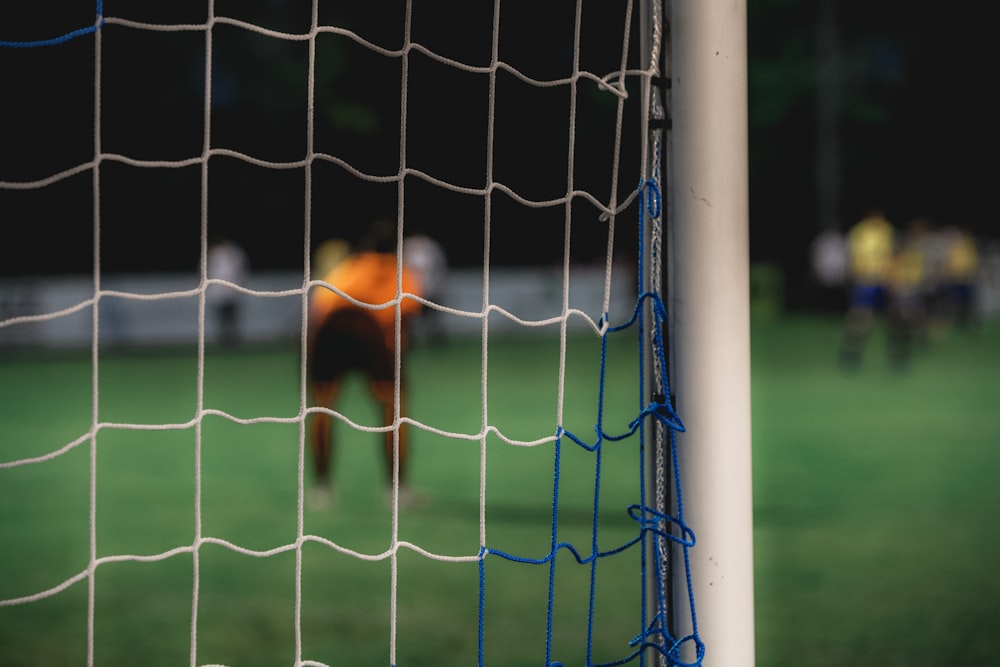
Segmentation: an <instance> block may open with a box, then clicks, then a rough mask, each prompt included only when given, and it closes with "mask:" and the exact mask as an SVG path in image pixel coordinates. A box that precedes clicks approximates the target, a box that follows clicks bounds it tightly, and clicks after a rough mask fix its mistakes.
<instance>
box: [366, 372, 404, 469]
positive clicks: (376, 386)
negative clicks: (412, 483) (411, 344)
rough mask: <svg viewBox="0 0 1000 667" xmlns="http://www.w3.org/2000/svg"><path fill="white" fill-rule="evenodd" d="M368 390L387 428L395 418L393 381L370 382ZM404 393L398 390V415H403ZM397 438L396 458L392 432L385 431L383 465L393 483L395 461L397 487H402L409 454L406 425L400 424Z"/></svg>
mask: <svg viewBox="0 0 1000 667" xmlns="http://www.w3.org/2000/svg"><path fill="white" fill-rule="evenodd" d="M369 388H370V389H371V393H372V396H374V397H375V400H376V401H378V404H379V405H380V406H381V408H382V418H383V423H384V424H385V425H386V426H388V425H390V424H392V423H393V420H394V419H395V417H396V404H395V394H396V391H395V382H394V381H393V380H385V379H378V380H371V382H370V383H369ZM405 398H406V395H405V392H403V390H402V389H400V394H399V406H400V414H405V404H406V403H405ZM397 430H398V432H399V438H398V443H399V446H398V450H399V451H398V456H397V453H396V450H397V447H396V442H397V438H396V435H395V434H394V433H393V431H386V433H385V463H386V474H387V475H388V480H389V484H390V485H391V484H392V483H393V474H394V472H395V469H396V464H397V459H398V467H399V485H400V486H401V487H402V486H404V485H405V484H406V470H407V468H406V462H407V457H408V453H409V444H408V441H407V431H408V429H407V428H406V424H400V425H399V429H397Z"/></svg>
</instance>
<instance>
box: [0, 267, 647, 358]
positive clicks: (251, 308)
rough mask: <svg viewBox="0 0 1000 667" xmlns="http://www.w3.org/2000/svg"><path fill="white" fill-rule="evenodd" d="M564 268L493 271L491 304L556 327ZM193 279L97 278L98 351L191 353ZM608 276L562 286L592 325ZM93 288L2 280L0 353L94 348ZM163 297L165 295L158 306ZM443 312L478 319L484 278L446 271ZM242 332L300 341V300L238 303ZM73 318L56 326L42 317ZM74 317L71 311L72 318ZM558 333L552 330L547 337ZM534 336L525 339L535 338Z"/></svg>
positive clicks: (271, 275)
mask: <svg viewBox="0 0 1000 667" xmlns="http://www.w3.org/2000/svg"><path fill="white" fill-rule="evenodd" d="M562 284H563V275H562V270H561V268H547V267H543V268H529V269H511V268H494V269H493V270H492V271H491V273H490V299H489V302H490V303H491V304H495V305H497V306H499V307H502V308H503V309H504V310H506V311H508V312H510V313H511V314H512V315H514V316H515V317H517V318H520V319H523V320H529V321H540V320H544V319H548V318H552V317H557V316H559V314H560V313H561V312H562V309H563V293H562ZM635 284H636V279H635V276H634V275H633V273H632V272H631V271H630V270H615V272H614V273H613V279H612V282H611V299H610V307H611V313H610V315H611V322H612V323H613V324H615V323H622V322H624V321H626V320H627V319H628V318H629V317H630V316H631V313H632V308H633V306H634V304H635V294H636V288H635ZM301 286H302V277H301V275H300V274H297V273H295V272H268V273H264V272H261V273H256V274H253V275H252V276H251V278H250V279H249V281H248V284H247V285H246V287H247V288H249V289H251V290H254V291H256V292H264V293H276V292H283V291H286V290H295V289H298V288H300V287H301ZM197 287H198V276H197V275H196V274H194V273H191V274H136V275H119V276H104V277H103V278H102V282H101V289H102V290H103V292H104V295H103V296H102V299H101V305H100V316H101V317H100V336H101V341H102V343H108V344H130V345H164V344H167V345H170V344H185V343H192V344H193V343H194V342H195V341H197V335H198V306H199V296H198V294H197V292H195V293H191V292H194V290H196V289H197ZM604 290H605V274H604V270H603V268H600V267H588V266H585V267H579V268H574V269H573V271H572V274H571V278H570V284H569V307H570V308H572V309H579V310H582V311H583V312H585V313H586V314H587V316H589V317H590V318H591V319H593V320H595V321H596V320H597V319H598V318H599V317H600V316H601V312H602V309H603V303H604ZM107 292H125V293H128V294H129V295H160V296H158V297H157V298H155V299H144V298H141V297H140V298H134V297H120V296H114V295H109V294H107ZM93 295H94V282H93V279H92V278H91V277H89V276H79V277H58V278H44V277H29V278H4V279H0V322H4V321H7V320H10V319H11V318H15V317H29V318H31V319H29V320H27V321H19V322H18V323H16V324H8V325H7V326H0V346H20V345H32V346H46V347H80V346H89V345H90V344H91V337H92V336H91V334H92V331H93V327H94V323H93V311H92V308H91V307H90V305H89V300H90V299H92V298H93ZM162 295H168V296H167V297H166V298H163V297H162ZM441 302H442V303H443V305H445V306H448V307H449V308H453V309H457V310H461V311H467V312H470V313H476V314H478V313H480V312H482V310H483V307H484V306H483V276H482V272H481V271H478V270H471V271H470V270H457V269H456V270H452V271H451V273H450V274H449V280H448V286H447V289H446V291H445V294H444V296H443V297H442V298H441ZM239 303H240V325H241V330H242V334H243V338H244V340H246V341H253V342H269V341H279V340H289V341H295V340H298V339H299V331H300V326H301V322H302V310H301V306H302V299H301V296H299V295H294V294H293V295H281V296H270V295H265V296H261V295H246V294H241V295H240V301H239ZM211 304H212V302H211V299H209V301H208V302H207V305H206V308H207V310H206V321H205V335H206V338H207V340H209V341H212V340H214V339H215V335H216V322H215V318H214V312H213V311H212V310H211ZM67 309H70V310H71V311H72V312H69V313H67V314H65V315H61V316H59V317H37V316H47V315H50V314H53V313H58V312H60V311H64V310H67ZM74 309H75V310H74ZM439 322H440V325H441V326H442V327H443V328H444V331H445V332H446V333H449V334H463V333H472V334H477V335H478V333H479V332H480V331H481V329H482V322H481V320H480V319H479V318H478V317H467V316H459V315H452V314H441V315H440V316H439ZM568 326H569V327H570V328H572V329H581V328H586V327H587V326H588V325H587V323H586V321H585V319H584V318H582V317H580V316H573V317H571V318H570V319H569V320H568ZM489 327H490V331H491V332H494V333H500V332H507V331H513V330H515V328H518V329H519V330H523V327H521V326H520V325H519V324H517V323H515V322H513V321H512V320H511V319H509V318H508V317H505V316H503V315H502V314H499V313H495V314H491V316H490V320H489ZM544 329H545V330H546V331H548V332H551V333H555V332H556V331H557V330H558V324H553V325H548V326H547V327H544ZM535 330H536V329H531V331H535Z"/></svg>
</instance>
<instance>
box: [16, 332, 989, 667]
mask: <svg viewBox="0 0 1000 667" xmlns="http://www.w3.org/2000/svg"><path fill="white" fill-rule="evenodd" d="M838 334H839V322H838V321H836V320H824V319H819V318H800V319H788V320H775V321H762V322H759V323H756V324H755V326H754V330H753V402H754V403H753V408H754V413H753V414H754V417H753V418H754V433H753V436H754V466H755V468H754V484H755V507H756V510H755V540H756V556H755V559H756V562H755V567H756V573H757V575H756V596H757V613H756V619H755V623H756V631H757V664H758V665H760V667H786V666H788V667H791V666H796V667H799V666H801V665H810V666H825V665H831V666H832V665H852V667H857V666H859V665H861V666H867V665H871V666H873V667H874V666H876V665H878V666H879V667H883V666H886V665H932V664H948V665H988V664H997V663H1000V638H998V635H997V633H996V629H997V628H998V627H1000V583H998V580H997V579H996V577H995V576H994V575H993V570H992V568H993V566H994V564H995V563H998V562H1000V528H997V527H996V526H995V523H994V521H993V514H994V512H995V510H996V509H998V508H1000V486H998V485H997V484H995V483H994V480H993V478H994V477H995V475H996V473H997V471H998V470H1000V449H998V447H997V445H998V444H1000V412H998V411H997V409H996V403H997V398H996V397H997V396H1000V378H998V376H997V373H996V370H997V368H998V362H1000V328H998V327H997V326H996V325H991V326H988V327H987V328H986V329H985V330H983V331H981V332H979V333H978V334H975V335H973V334H967V333H964V332H955V333H954V334H953V335H951V336H950V337H948V338H947V339H943V340H939V341H935V342H934V343H933V344H931V345H930V346H928V347H927V348H926V349H922V350H920V351H919V353H918V354H917V356H916V357H915V359H914V363H913V365H912V367H911V368H910V370H909V372H908V373H906V374H902V375H901V374H898V373H893V372H891V371H890V370H889V368H888V366H887V365H886V363H885V362H884V355H883V354H882V349H883V347H882V341H881V340H880V339H879V338H875V339H873V341H872V345H871V349H870V350H869V351H868V356H867V358H866V360H865V365H864V366H863V368H861V369H860V370H859V371H858V372H856V373H853V374H844V373H842V372H841V371H840V370H839V369H838V368H837V367H836V365H835V364H834V363H833V360H834V350H835V347H836V342H837V336H838ZM633 338H634V337H633V336H632V334H625V337H623V338H621V339H616V340H615V341H613V342H614V344H613V345H612V346H611V355H610V363H609V366H608V375H609V382H608V387H609V389H608V392H607V394H606V396H605V401H606V404H605V407H604V413H603V419H604V423H605V426H606V430H607V431H611V432H614V431H622V430H624V429H625V426H624V425H625V424H627V422H628V421H629V420H630V419H632V418H633V417H634V415H635V411H636V404H637V402H638V394H637V388H636V384H637V383H636V373H635V366H636V361H635V352H634V349H633V347H634V345H633V343H634V340H633ZM558 361H559V346H558V342H557V341H556V340H555V339H551V338H540V337H531V338H527V339H520V340H503V339H498V340H495V341H492V340H491V346H490V349H489V357H488V363H489V370H490V372H489V384H488V386H487V398H486V400H485V401H484V400H483V397H482V386H481V365H482V351H481V348H480V345H479V343H478V341H453V342H452V344H451V345H450V346H449V347H446V348H416V349H415V350H414V353H413V355H412V356H411V358H410V360H409V362H408V363H409V366H408V370H409V372H410V387H411V396H412V397H411V405H410V416H411V417H412V418H414V419H416V420H418V421H419V422H421V423H423V424H427V425H429V426H432V427H434V428H437V429H442V430H445V431H449V432H455V433H462V434H475V433H478V432H480V429H481V428H482V424H483V420H484V418H485V419H486V420H487V421H488V423H489V424H491V425H493V426H495V427H496V428H497V429H498V430H499V431H500V432H501V433H503V434H504V435H505V436H507V437H509V438H514V439H519V440H534V439H536V438H540V437H545V436H547V435H551V434H552V433H553V431H554V428H555V420H556V415H557V414H559V413H560V411H561V414H562V423H563V424H564V426H565V427H566V428H567V429H568V430H570V431H571V432H573V433H576V434H578V435H580V436H581V437H583V438H584V439H585V440H588V441H592V440H593V438H594V430H593V427H594V423H595V421H596V418H597V416H596V408H597V387H598V385H597V378H598V372H599V345H598V341H597V340H596V339H591V338H589V337H585V338H573V339H571V340H570V343H569V346H568V348H567V365H566V378H567V381H566V385H565V386H566V389H565V393H564V395H563V396H562V397H560V395H559V393H558V391H557V389H558V385H557V383H556V377H557V371H558ZM197 378H198V367H197V356H196V354H195V350H194V349H193V348H191V349H183V350H170V351H159V352H156V353H147V354H142V355H140V354H138V353H111V352H109V353H107V354H104V355H102V357H101V360H100V377H99V385H98V386H99V393H98V401H97V404H98V410H99V415H100V422H101V423H102V424H106V426H105V427H104V428H102V429H101V431H100V432H99V433H98V437H97V450H96V454H97V455H96V458H95V462H96V470H95V475H96V481H97V491H96V507H97V512H96V521H95V531H96V555H97V557H98V558H106V557H108V556H113V555H123V554H131V555H145V556H148V555H153V554H159V553H162V552H165V551H167V550H169V549H174V548H177V547H183V546H190V545H191V544H192V543H193V540H194V536H195V534H196V530H197V525H198V523H200V527H201V534H202V536H204V537H212V538H219V539H222V540H226V541H228V542H231V543H233V544H236V545H238V546H240V547H242V548H245V549H251V550H255V551H265V550H271V549H276V548H278V547H281V546H285V545H289V544H293V543H294V542H295V540H296V537H297V530H298V526H297V516H298V513H297V497H298V496H297V479H298V471H299V448H298V442H299V426H298V424H297V423H295V421H294V417H295V416H296V415H297V414H299V411H300V398H299V379H298V361H297V354H296V351H295V350H294V349H275V348H268V349H253V350H246V351H243V352H236V353H233V352H229V353H216V352H212V353H210V354H209V355H208V356H207V358H206V362H205V368H204V378H205V380H204V388H203V404H204V407H205V408H206V409H213V410H220V411H223V412H226V413H229V414H231V415H233V416H235V417H237V418H240V419H252V418H261V417H267V418H273V420H272V421H256V422H254V423H249V424H239V423H234V422H231V421H230V420H228V419H225V418H224V417H221V416H216V415H206V416H205V417H204V419H203V420H202V421H201V424H200V428H199V427H196V426H195V425H194V424H193V423H192V422H193V420H194V418H195V414H196V406H197V400H198V395H199V394H198V382H197ZM349 389H350V391H349V392H348V394H347V396H346V397H345V402H344V404H343V405H342V406H341V407H340V408H339V409H340V410H341V411H342V412H343V413H344V414H345V415H346V416H347V417H348V418H350V419H351V420H352V421H354V422H356V423H359V424H362V425H367V426H374V425H375V421H376V418H377V417H376V414H375V411H374V407H373V406H372V405H371V404H370V403H369V402H368V401H367V400H366V397H365V395H364V393H363V390H362V387H361V385H360V384H355V385H352V386H351V387H350V388H349ZM92 412H93V392H92V368H91V362H90V359H89V357H88V356H73V355H61V356H59V357H50V358H39V357H32V358H9V359H4V360H3V361H0V460H2V461H10V460H13V459H17V458H21V457H31V456H39V455H42V454H45V453H47V452H51V451H53V450H55V449H57V448H59V447H60V446H62V445H65V444H66V443H68V442H71V441H73V440H75V439H76V438H79V437H80V436H81V435H82V434H84V433H86V432H87V430H88V429H89V428H90V423H91V415H92ZM484 413H485V414H484ZM681 417H682V418H683V415H681ZM116 424H117V425H124V424H167V425H171V426H170V427H169V428H166V429H159V430H148V429H142V430H135V429H131V428H120V427H116V426H115V425H116ZM199 436H200V437H199ZM336 437H337V439H338V442H339V443H340V448H339V449H338V452H337V458H336V461H335V464H336V466H337V474H336V480H337V484H338V496H339V499H338V504H337V505H336V507H334V508H331V509H328V510H325V511H322V512H320V511H312V510H310V509H307V510H306V511H305V514H304V525H303V532H304V533H305V534H307V535H316V536H319V537H322V538H324V539H326V540H329V541H331V542H334V543H336V544H338V545H340V546H342V547H344V548H346V549H350V550H352V551H355V552H358V553H361V554H365V555H366V556H368V558H367V559H358V558H354V557H352V556H350V555H347V554H343V553H340V552H338V551H335V550H333V549H331V548H329V547H328V546H326V545H324V544H320V543H317V542H307V543H305V544H304V545H303V546H302V550H301V553H302V566H301V572H302V587H301V589H302V600H301V617H300V622H301V623H300V627H301V637H300V641H301V646H302V656H303V658H304V659H307V660H315V661H321V662H324V663H326V664H330V665H350V666H352V667H353V666H358V667H366V666H368V665H371V666H379V667H385V666H386V665H388V664H389V662H390V659H389V635H390V611H389V610H390V591H391V588H392V587H391V582H392V568H391V563H390V559H388V558H382V557H380V555H383V554H385V552H386V551H387V550H388V549H389V547H390V544H391V540H392V535H393V530H394V526H393V523H392V516H391V513H390V511H389V510H388V509H387V508H386V505H385V498H384V493H385V485H384V483H383V478H384V468H383V463H382V461H381V458H380V456H379V448H380V441H379V438H380V436H378V435H377V434H373V433H364V432H354V431H352V430H351V429H349V427H347V426H346V425H338V427H337V431H336ZM198 442H200V466H198V467H197V468H196V460H198V457H197V456H196V451H197V449H196V447H197V443H198ZM412 442H413V448H414V453H413V461H412V464H413V468H412V475H413V483H414V485H415V486H417V487H418V488H420V489H421V490H422V491H423V492H424V493H425V494H426V495H427V496H428V498H429V505H428V507H426V508H424V509H419V510H404V511H403V512H402V513H401V515H400V518H399V523H398V527H397V528H396V529H397V530H398V537H399V539H400V540H404V541H407V542H412V543H414V544H417V545H419V546H420V547H421V548H423V549H426V550H428V551H430V552H432V553H435V554H441V555H448V556H470V555H475V554H476V553H477V552H478V548H479V544H480V530H481V527H480V522H479V484H480V446H479V443H478V441H474V440H456V439H449V438H445V437H443V436H439V435H435V434H433V433H431V432H429V431H424V430H420V429H414V430H413V431H412ZM553 458H554V457H553V446H552V445H551V444H546V445H542V446H537V447H518V446H512V445H509V444H506V443H505V442H503V441H502V440H501V439H499V438H498V437H496V436H494V435H491V436H489V437H488V439H487V443H486V459H487V473H486V507H487V523H486V527H485V531H486V541H487V544H489V545H490V546H492V547H494V548H499V549H503V550H504V551H508V552H511V553H516V554H518V555H521V556H526V557H530V558H541V557H543V556H544V555H545V554H546V553H547V551H548V548H549V540H550V538H551V536H550V524H551V511H552V477H553V475H552V472H553ZM637 464H638V457H637V455H636V446H635V443H634V441H626V442H625V443H622V444H620V445H619V444H615V445H613V446H611V445H609V446H607V447H606V448H605V452H604V460H603V473H602V478H601V499H602V503H601V506H600V514H599V517H600V523H599V526H600V532H599V542H600V547H601V548H602V549H606V548H608V547H610V546H612V545H614V544H618V543H621V542H624V541H625V540H627V539H629V537H630V536H631V535H633V534H635V530H636V528H635V524H634V523H633V522H632V521H631V520H629V518H628V517H627V515H626V513H625V511H624V508H625V507H627V505H628V504H630V503H633V502H636V501H637V499H638V492H637V489H636V484H637V472H636V466H637ZM90 465H91V450H90V446H89V443H87V442H85V443H83V445H81V446H79V447H76V448H74V449H72V450H71V451H69V452H67V453H66V454H64V455H62V456H60V457H58V458H56V459H54V460H51V461H47V462H44V463H39V464H34V465H26V466H19V467H16V468H10V469H4V470H0V599H5V598H12V597H18V596H24V595H29V594H32V593H36V592H38V591H42V590H46V589H48V588H51V587H53V586H55V585H57V584H59V583H61V582H62V581H64V580H65V579H66V578H68V577H71V576H74V575H77V574H79V573H80V572H81V571H83V570H84V568H85V567H86V565H87V563H88V562H89V558H90V555H89V549H90V546H89V535H90ZM196 470H197V471H198V472H199V474H200V491H199V489H198V488H197V486H196ZM308 470H309V469H308V466H306V468H305V471H306V474H307V480H308ZM594 477H595V475H594V459H593V455H592V454H590V453H588V452H585V451H583V450H582V449H580V448H578V447H576V446H575V445H571V444H570V443H569V442H568V441H566V440H564V443H563V448H562V474H561V478H560V482H561V487H560V488H561V493H560V504H559V517H560V522H559V539H560V540H561V541H570V542H573V543H574V544H576V545H577V546H578V547H580V548H581V550H582V551H584V552H585V553H586V552H589V543H590V535H591V526H592V518H591V517H592V511H591V510H592V498H593V484H594ZM196 498H198V499H199V500H200V503H199V504H198V505H199V507H200V512H196V502H195V499H196ZM686 502H688V503H692V502H696V499H686ZM694 529H695V530H696V531H697V526H695V527H694ZM194 571H195V557H194V556H193V555H192V554H191V553H187V552H185V553H179V554H177V555H174V556H171V557H170V558H167V559H164V560H158V561H155V562H117V561H109V562H103V563H102V564H101V565H100V566H99V567H98V569H97V571H96V576H95V578H94V584H95V590H96V595H95V598H94V615H93V618H94V636H95V650H94V657H95V664H97V665H134V664H147V665H186V664H188V663H189V661H190V648H189V646H190V636H191V626H192V623H191V615H192V610H191V607H192V604H191V602H192V589H193V572H194ZM197 571H198V573H199V577H198V601H199V604H198V612H197V613H198V622H197V639H198V642H197V646H198V653H197V662H198V664H202V665H206V664H226V665H231V666H233V667H235V666H243V665H247V666H251V667H252V666H256V665H260V666H264V665H291V664H293V662H294V657H295V645H296V635H295V633H296V623H295V621H296V618H295V590H296V582H295V573H296V553H295V551H294V550H287V551H283V552H281V553H277V554H275V555H271V556H268V557H265V558H255V557H252V556H247V555H243V554H240V553H236V552H233V551H231V550H229V549H227V548H225V547H223V546H220V545H217V544H204V545H202V546H201V548H200V550H199V551H198V555H197ZM638 571H639V558H638V553H637V551H636V550H634V549H633V550H631V551H629V552H625V553H624V554H622V555H619V556H616V557H614V558H613V559H610V558H609V559H604V560H602V561H601V562H600V563H599V566H598V568H597V593H596V595H597V603H598V604H597V612H596V615H595V623H594V629H593V647H594V649H593V655H592V660H593V662H602V661H610V660H615V659H617V658H619V657H621V656H623V655H625V654H627V652H628V647H627V642H628V640H629V639H631V638H632V637H633V636H634V635H635V634H636V633H637V630H638V627H639V611H638V607H639V604H638V599H639V589H640V583H639V578H638ZM396 579H397V582H398V587H397V591H398V592H397V598H396V606H397V613H396V618H397V626H396V637H397V641H396V646H397V653H396V664H397V665H399V667H414V666H415V665H416V666H421V665H434V666H439V665H443V666H447V665H456V666H457V665H462V666H469V665H475V664H476V658H477V653H478V647H477V615H478V596H479V576H478V567H477V565H476V564H475V563H451V562H442V561H439V560H434V559H429V558H426V557H424V556H422V555H420V554H418V553H415V552H413V551H411V550H409V549H406V548H403V549H400V550H399V552H398V563H397V571H396ZM589 580H590V570H589V568H587V567H581V566H579V565H577V564H576V562H575V560H573V559H572V557H571V556H570V555H569V554H568V553H566V552H565V551H561V552H560V555H559V556H558V558H557V578H556V585H555V600H556V604H555V609H554V612H553V638H552V644H553V654H552V659H553V660H558V661H561V662H562V663H563V664H565V665H567V666H569V665H583V664H586V659H587V657H586V645H587V613H586V610H587V599H588V588H589ZM547 587H548V567H547V566H545V565H542V566H538V565H525V564H517V563H511V562H508V561H505V560H502V559H500V558H498V557H490V558H488V559H487V564H486V601H487V602H486V633H485V656H486V664H487V665H496V666H501V665H502V666H504V667H518V666H521V665H524V666H528V665H534V666H537V665H544V661H545V640H546V636H545V635H546V613H547ZM87 619H88V582H87V580H86V579H84V580H82V581H79V582H77V583H76V584H74V585H72V586H70V587H68V588H67V589H66V590H64V591H62V592H60V593H58V594H57V595H54V596H52V597H49V598H47V599H44V600H41V601H37V602H33V603H30V604H24V605H16V606H8V607H0V666H8V665H10V666H13V665H59V666H64V665H84V664H86V653H87V642H86V637H87V623H88V620H87ZM703 622H704V620H703ZM711 650H712V647H711V645H709V646H708V655H709V656H710V655H711Z"/></svg>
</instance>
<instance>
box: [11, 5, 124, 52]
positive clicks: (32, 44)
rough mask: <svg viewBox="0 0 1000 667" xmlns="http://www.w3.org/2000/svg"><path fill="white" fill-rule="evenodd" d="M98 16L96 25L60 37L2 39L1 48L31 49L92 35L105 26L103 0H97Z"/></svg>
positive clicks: (95, 21)
mask: <svg viewBox="0 0 1000 667" xmlns="http://www.w3.org/2000/svg"><path fill="white" fill-rule="evenodd" d="M95 14H96V17H95V19H94V25H91V26H87V27H85V28H79V29H77V30H71V31H69V32H67V33H64V34H62V35H59V36H58V37H52V38H49V39H35V40H27V41H16V40H4V39H0V48H11V49H31V48H37V47H41V46H55V45H56V44H62V43H64V42H68V41H70V40H71V39H76V38H77V37H82V36H84V35H90V34H92V33H95V32H97V31H98V30H99V29H100V28H102V27H104V2H103V0H97V7H96V12H95Z"/></svg>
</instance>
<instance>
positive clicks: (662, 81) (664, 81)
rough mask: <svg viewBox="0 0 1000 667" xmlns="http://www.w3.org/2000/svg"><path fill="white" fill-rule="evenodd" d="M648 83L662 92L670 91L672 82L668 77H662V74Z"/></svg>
mask: <svg viewBox="0 0 1000 667" xmlns="http://www.w3.org/2000/svg"><path fill="white" fill-rule="evenodd" d="M649 82H650V83H651V84H653V85H654V86H656V87H657V88H662V89H663V90H670V88H671V86H672V85H673V80H671V78H670V77H669V76H663V75H662V74H660V75H657V76H654V77H652V78H651V79H650V80H649Z"/></svg>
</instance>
